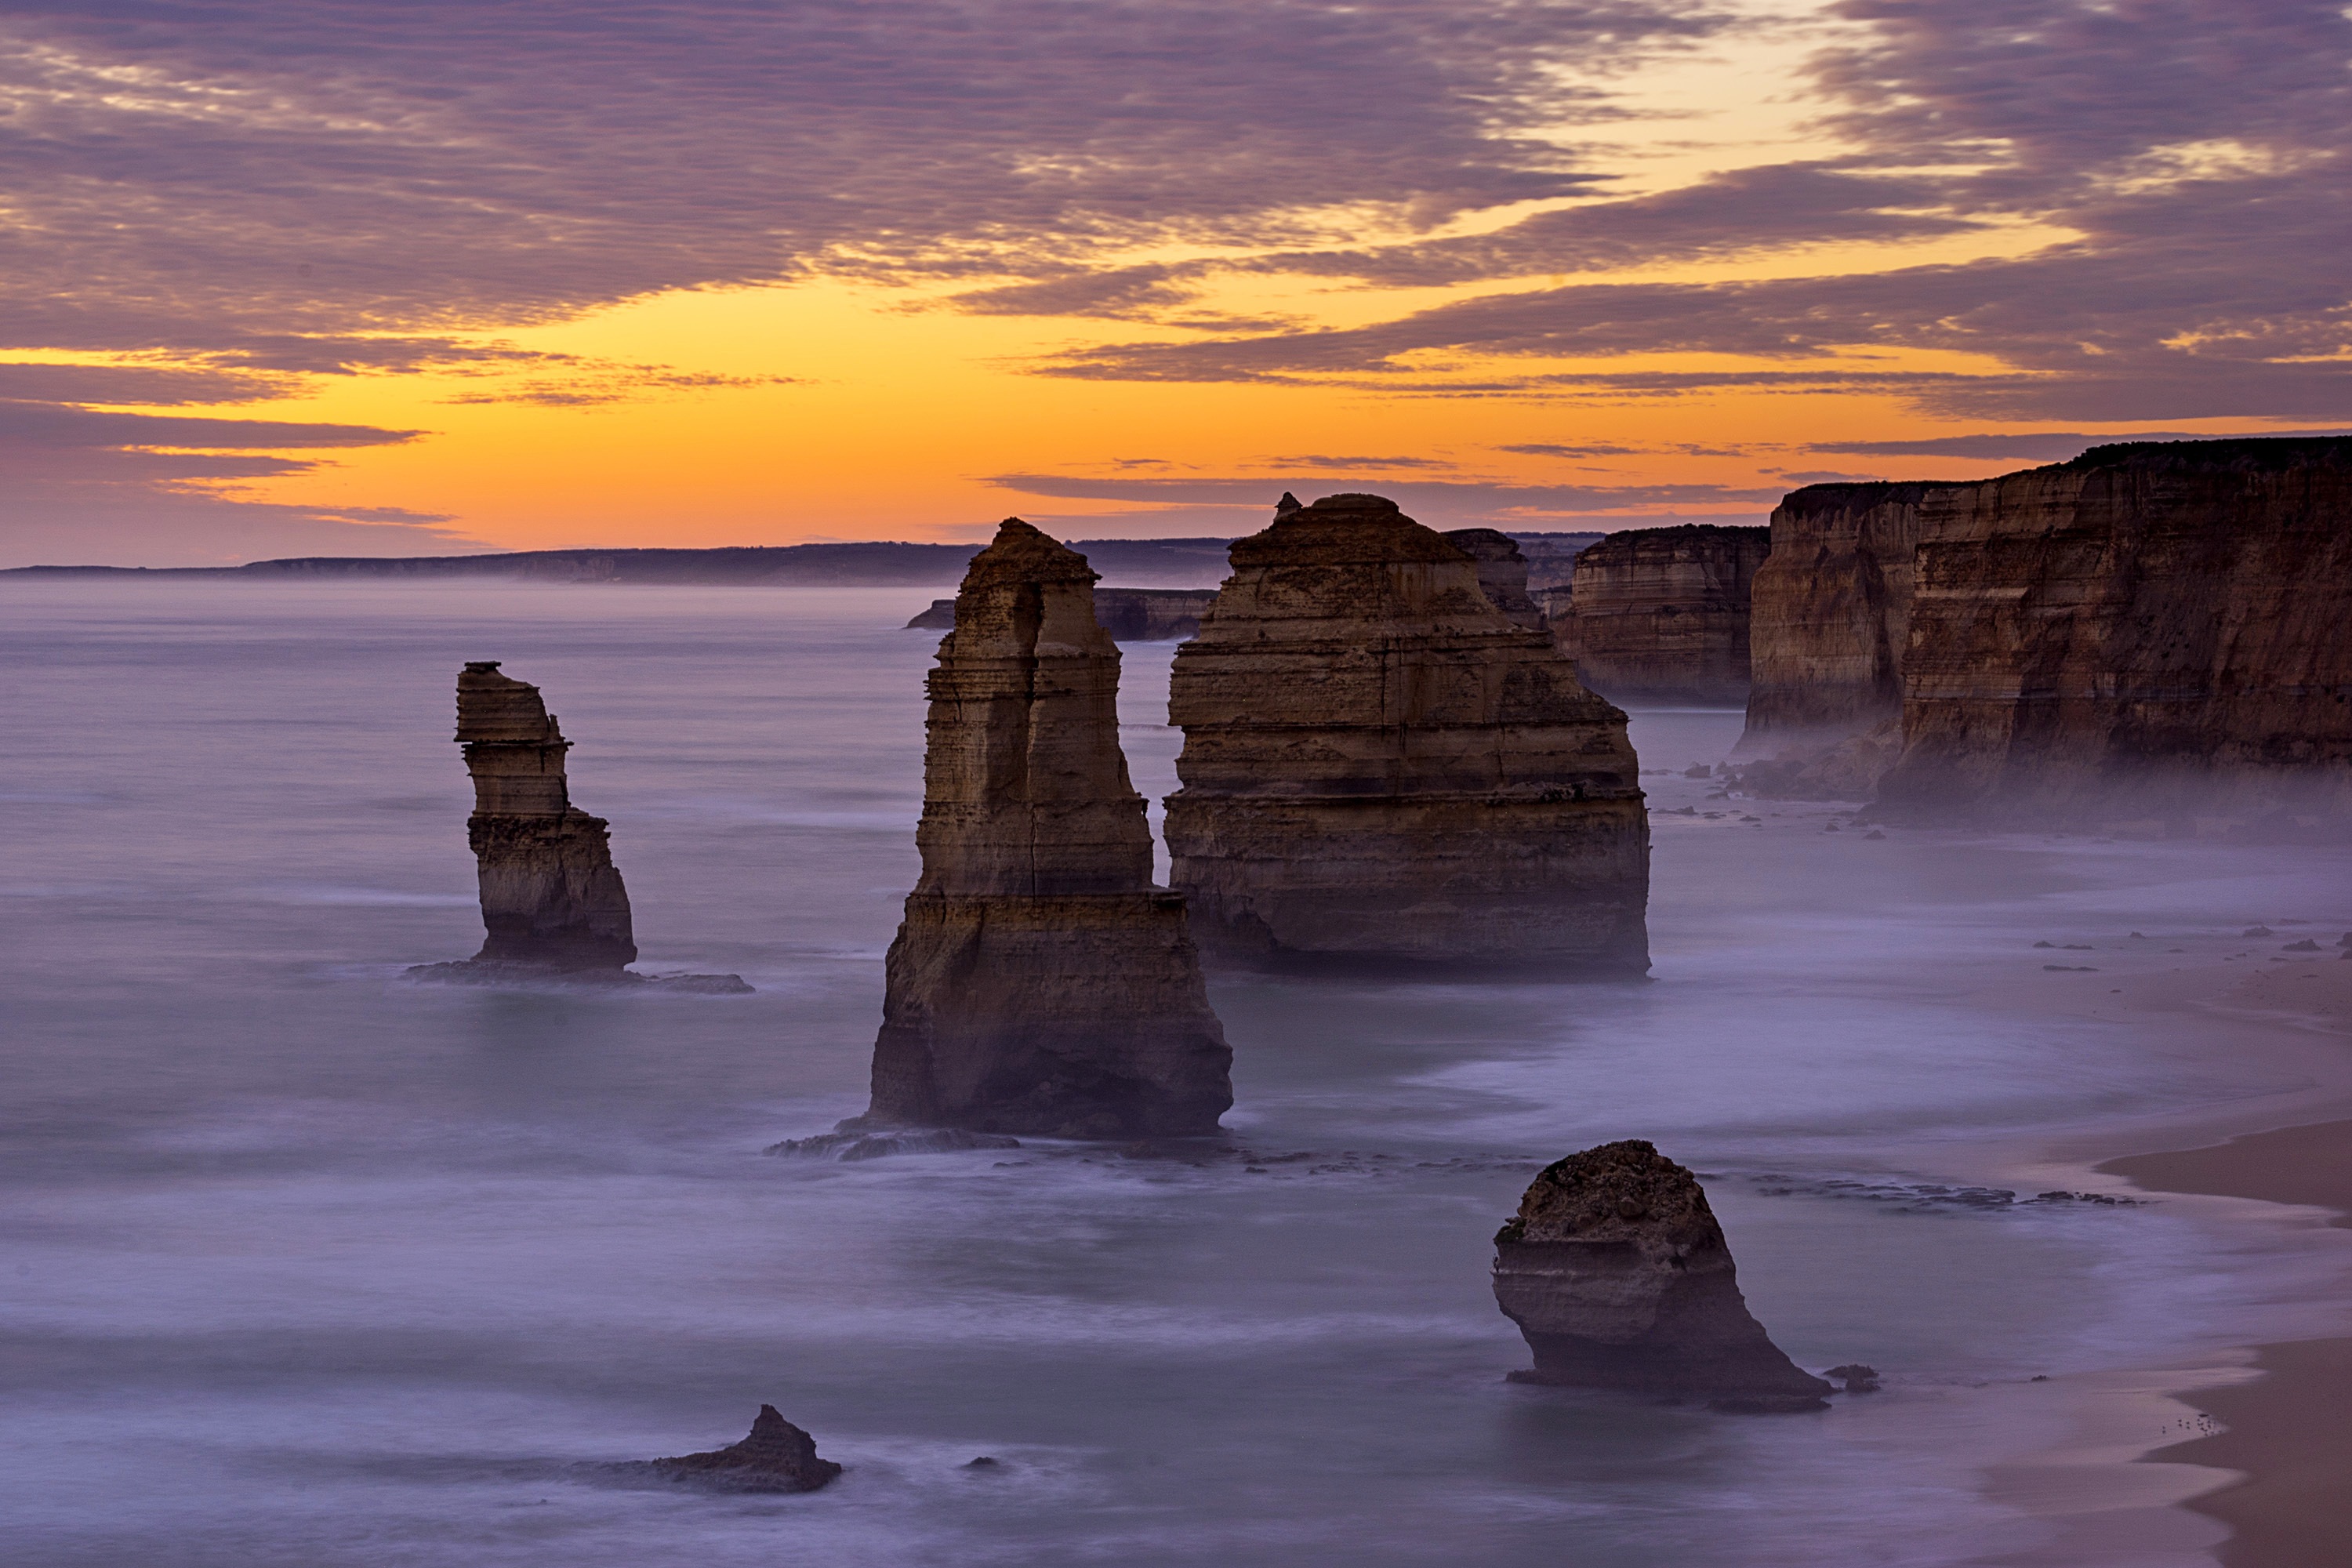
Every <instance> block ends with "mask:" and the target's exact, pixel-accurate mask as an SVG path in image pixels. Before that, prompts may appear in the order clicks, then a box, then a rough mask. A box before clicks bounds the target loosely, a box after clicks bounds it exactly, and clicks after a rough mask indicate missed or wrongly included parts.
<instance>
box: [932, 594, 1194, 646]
mask: <svg viewBox="0 0 2352 1568" xmlns="http://www.w3.org/2000/svg"><path fill="white" fill-rule="evenodd" d="M1216 597H1217V591H1216V590H1215V589H1214V588H1097V589H1096V590H1095V619H1096V620H1097V622H1099V623H1100V624H1101V626H1102V628H1103V630H1105V631H1107V632H1108V633H1110V635H1111V640H1112V641H1114V642H1173V641H1178V640H1181V639H1182V638H1184V637H1191V636H1192V634H1193V633H1194V632H1197V631H1199V630H1200V629H1201V616H1202V615H1203V614H1205V613H1206V612H1207V610H1208V608H1209V606H1210V605H1212V604H1213V603H1214V602H1215V600H1216ZM955 604H956V602H955V601H954V600H953V599H934V600H932V601H931V607H930V608H929V609H928V610H925V611H924V612H923V613H922V614H921V615H919V616H916V617H915V618H914V619H913V620H911V621H908V623H907V629H908V630H909V631H936V632H944V631H951V630H953V629H954V627H955Z"/></svg>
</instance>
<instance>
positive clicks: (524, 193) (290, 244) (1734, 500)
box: [0, 0, 2352, 565]
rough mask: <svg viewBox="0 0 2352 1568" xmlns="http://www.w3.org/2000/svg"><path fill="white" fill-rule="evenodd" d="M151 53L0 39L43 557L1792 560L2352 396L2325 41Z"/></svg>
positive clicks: (2294, 12)
mask: <svg viewBox="0 0 2352 1568" xmlns="http://www.w3.org/2000/svg"><path fill="white" fill-rule="evenodd" d="M551 10H552V11H554V12H560V13H561V14H562V15H563V16H565V17H566V23H565V25H563V26H552V25H551V24H550V23H549V22H548V20H547V17H548V16H549V15H550V14H551ZM170 18H171V13H169V12H166V13H163V20H161V21H156V20H152V19H149V20H142V21H138V22H120V23H118V22H111V21H108V20H105V19H103V18H95V17H92V16H89V15H86V14H85V13H83V12H81V11H78V10H68V9H59V10H57V11H55V12H48V13H45V12H42V11H40V10H39V9H38V8H31V9H19V10H16V11H14V12H12V15H11V16H10V17H9V18H8V19H7V20H6V21H5V22H0V29H5V48H0V133H5V147H6V155H5V158H0V171H5V177H6V179H7V181H8V182H9V184H8V187H7V189H6V190H5V194H0V235H5V247H6V248H5V255H0V264H5V266H0V272H5V278H6V281H5V284H0V289H5V296H0V298H5V301H6V303H7V310H6V318H5V321H6V333H7V337H6V342H5V345H0V479H5V484H6V493H5V497H0V534H5V537H4V538H0V565H21V564H26V563H68V562H70V563H113V564H210V563H229V562H236V561H242V560H248V559H254V558H257V557H263V556H269V555H287V554H305V553H326V554H371V555H375V554H415V553H446V552H457V551H474V550H483V549H527V548H550V547H559V546H568V545H629V544H668V545H719V544H752V543H761V544H770V543H792V542H802V541H808V540H829V539H875V538H896V539H912V540H976V539H980V538H982V537H984V533H983V528H984V525H985V524H986V523H987V522H988V521H992V520H993V519H995V518H997V517H1001V516H1003V515H1006V514H1008V513H1013V512H1018V513H1020V514H1021V515H1024V516H1026V517H1028V518H1030V519H1031V520H1032V521H1036V522H1038V523H1039V524H1040V525H1041V526H1044V527H1046V528H1047V529H1049V530H1052V531H1057V532H1060V533H1062V534H1063V535H1065V536H1066V537H1079V538H1085V537H1103V536H1108V535H1120V534H1125V535H1144V534H1204V533H1219V534H1223V533H1239V532H1244V531H1250V530H1252V529H1254V528H1255V527H1257V526H1259V525H1260V523H1261V522H1262V521H1263V520H1264V517H1265V513H1266V509H1267V507H1268V505H1269V504H1270V503H1271V501H1272V500H1273V499H1274V498H1275V497H1276V495H1278V494H1279V493H1280V492H1281V491H1282V490H1283V489H1294V490H1297V492H1298V493H1299V494H1300V495H1302V496H1306V497H1311V496H1312V495H1315V494H1322V493H1328V492H1330V491H1333V490H1339V489H1376V490H1380V491H1382V492H1383V493H1387V494H1391V495H1393V496H1396V497H1397V498H1398V499H1399V500H1402V502H1403V503H1404V504H1405V505H1406V507H1407V510H1411V511H1412V512H1413V513H1414V514H1415V515H1417V516H1420V517H1422V518H1423V520H1424V521H1430V522H1433V523H1435V524H1438V525H1440V526H1460V525H1463V524H1467V523H1473V522H1483V523H1487V524H1490V525H1494V526H1500V527H1506V528H1510V529H1515V530H1522V531H1554V530H1558V531H1567V530H1584V529H1594V528H1600V529H1610V528H1617V527H1623V526H1630V525H1635V524H1638V523H1640V522H1643V521H1657V520H1664V519H1671V518H1710V519H1717V520H1726V521H1735V520H1736V521H1760V520H1761V518H1762V515H1763V514H1764V512H1765V511H1767V510H1769V507H1770V505H1771V503H1772V501H1773V500H1774V499H1776V498H1777V497H1778V496H1779V495H1780V493H1781V492H1783V491H1785V490H1786V489H1790V488H1791V487H1793V486H1794V485H1797V484H1801V483H1805V482H1809V481H1811V480H1815V479H1830V478H1886V479H1904V478H1931V477H1954V478H1957V477H1968V476H1971V475H1978V474H1986V473H1996V472H2001V471H2005V470H2008V469H2012V468H2021V467H2026V466H2030V465H2031V464H2032V463H2036V462H2042V461H2049V460H2053V459H2056V458H2063V457H2066V456H2069V455H2071V454H2072V453H2073V452H2074V451H2076V450H2079V449H2080V448H2081V447H2084V446H2086V445H2091V444H2094V443H2095V442H2097V441H2099V440H2103V439H2108V438H2114V437H2128V436H2139V435H2145V434H2166V433H2169V434H2176V435H2187V434H2218V433H2225V432H2246V431H2284V430H2293V429H2328V428H2335V427H2336V423H2335V422H2336V421H2338V420H2341V419H2344V418H2346V417H2347V415H2352V408H2347V404H2352V395H2347V379H2352V377H2347V370H2352V346H2348V345H2347V338H2352V282H2347V273H2348V272H2352V268H2347V263H2346V262H2345V260H2344V250H2345V247H2344V246H2343V243H2342V237H2343V235H2345V234H2347V233H2352V223H2347V216H2352V215H2347V213H2346V212H2345V211H2344V207H2345V205H2346V203H2345V196H2344V192H2345V189H2346V184H2347V183H2346V181H2345V179H2344V171H2343V167H2342V163H2343V158H2344V153H2343V151H2342V149H2343V148H2344V146H2345V145H2346V144H2347V142H2346V138H2345V135H2344V132H2345V130H2346V121H2347V87H2346V80H2347V72H2346V70H2345V68H2344V67H2345V60H2346V57H2347V36H2346V35H2347V24H2346V22H2345V20H2344V17H2343V15H2342V13H2341V10H2340V8H2336V9H2331V8H2329V7H2327V6H2325V5H2285V4H2275V5H2273V4H2249V5H2231V6H2222V5H2194V4H2186V3H2174V4H2162V5H2159V4H2144V3H2139V0H2116V3H2113V4H2102V5H2065V4H2048V5H2000V4H1980V5H1957V4H1938V3H1934V0H1916V3H1896V0H1884V3H1874V0H1873V3H1855V4H1841V5H1788V4H1766V3H1762V0H1738V3H1734V4H1727V5H1686V4H1681V3H1679V0H1659V3H1655V4H1648V3H1642V0H1636V3H1633V4H1628V5H1617V6H1609V5H1500V4H1498V5H1490V6H1486V7H1476V6H1469V5H1460V4H1445V5H1439V4H1433V3H1423V0H1400V3H1396V4H1385V5H1360V6H1349V7H1332V6H1319V7H1308V6H1298V5H1284V4H1272V5H1250V6H1244V5H1239V4H1226V3H1223V0H1202V3H1200V4H1189V5H1165V6H1156V7H1150V8H1137V7H1122V6H1110V5H1100V6H1086V5H1075V6H1073V5H1061V6H1046V5H1034V4H1015V3H1007V4H1003V5H978V4H972V5H950V4H946V3H945V0H921V3H908V4H901V5H856V4H850V3H848V0H842V3H841V4H837V5H801V6H782V7H777V6H755V5H680V6H677V7H674V8H671V9H669V10H667V11H664V12H661V13H658V14H645V15H640V14H639V13H637V12H634V11H628V10H624V9H621V8H617V7H616V8H614V9H612V10H609V11H607V10H602V9H599V8H596V7H578V8H572V7H561V8H544V7H541V8H537V9H533V8H530V7H507V6H499V5H489V6H476V7H443V6H439V5H388V4H385V5H361V4H352V5H341V4H336V5H307V6H301V7H296V6H291V5H286V6H279V5H267V4H260V3H255V4H251V5H230V6H227V7H226V8H223V9H219V10H215V11H208V12H206V13H205V18H204V19H203V20H202V22H201V24H199V22H198V20H197V19H195V18H194V16H193V15H192V16H191V17H190V19H189V20H188V21H187V22H186V23H185V24H184V25H174V24H173V21H172V20H171V19H170ZM263 39H268V40H270V47H257V40H263Z"/></svg>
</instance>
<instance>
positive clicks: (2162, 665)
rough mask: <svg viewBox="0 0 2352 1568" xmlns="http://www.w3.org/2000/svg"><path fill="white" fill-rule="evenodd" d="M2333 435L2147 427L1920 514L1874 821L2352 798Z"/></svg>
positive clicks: (2190, 822) (2275, 815) (2319, 814)
mask: <svg viewBox="0 0 2352 1568" xmlns="http://www.w3.org/2000/svg"><path fill="white" fill-rule="evenodd" d="M2347 625H2352V438H2347V437H2319V438H2302V439H2285V438H2270V439H2247V440H2219V441H2183V442H2173V443H2154V442H2142V443H2134V444H2129V445H2122V446H2114V447H2095V448H2093V449H2092V450H2090V451H2088V452H2085V453H2084V454H2083V455H2082V456H2081V457H2079V458H2074V460H2073V461H2071V462H2066V463H2060V464H2057V465H2055V466H2053V467H2051V468H2034V469H2030V470H2028V471H2026V472H2023V473H2018V474H2011V475H2008V476H2006V477H2004V478H2001V479H1989V480H1986V481H1984V482H1983V483H1980V484H1974V485H1956V486H1947V487H1941V488H1940V489H1938V490H1937V492H1936V493H1934V494H1932V495H1931V496H1929V497H1928V498H1927V504H1926V505H1925V506H1923V508H1922V510H1921V524H1920V539H1919V544H1918V549H1917V566H1916V588H1915V591H1914V593H1913V595H1912V604H1911V607H1910V615H1909V638H1908V646H1907V647H1906V650H1905V653H1904V657H1903V689H1904V700H1903V750H1902V754H1901V756H1900V757H1899V758H1898V759H1897V760H1896V761H1895V764H1894V766H1893V768H1892V769H1891V770H1890V771H1889V772H1888V773H1887V774H1886V776H1885V778H1884V779H1883V780H1882V781H1881V782H1880V785H1879V802H1880V805H1879V810H1880V813H1881V815H1884V816H1890V817H1904V816H1939V815H1943V814H1946V813H1949V812H1954V811H1958V812H1963V813H1967V814H1970V815H1977V816H1988V815H1990V816H2000V817H2024V818H2031V819H2034V820H2044V821H2047V820H2076V819H2097V820H2105V821H2114V820H2116V819H2120V818H2126V817H2132V816H2147V817H2152V818H2156V819H2158V820H2162V821H2167V822H2168V823H2170V824H2172V825H2174V826H2183V827H2188V828H2190V829H2191V830H2194V828H2195V827H2196V826H2197V825H2199V824H2200V823H2202V824H2205V825H2208V826H2222V825H2244V824H2250V823H2254V822H2262V821H2267V822H2268V823H2269V825H2270V826H2273V827H2277V828H2281V829H2292V828H2295V827H2303V828H2313V827H2316V826H2319V825H2320V824H2321V823H2322V822H2323V821H2327V820H2334V821H2338V822H2340V821H2341V820H2342V819H2344V818H2346V817H2347V816H2352V636H2347V632H2346V627H2347Z"/></svg>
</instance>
